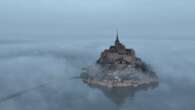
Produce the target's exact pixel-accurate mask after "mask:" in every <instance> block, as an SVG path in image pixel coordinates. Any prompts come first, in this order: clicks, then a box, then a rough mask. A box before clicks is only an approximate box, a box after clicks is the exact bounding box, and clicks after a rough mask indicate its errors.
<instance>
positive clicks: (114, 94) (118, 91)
mask: <svg viewBox="0 0 195 110" xmlns="http://www.w3.org/2000/svg"><path fill="white" fill-rule="evenodd" d="M83 83H85V84H87V85H88V86H89V87H90V88H94V89H98V90H100V91H102V92H103V93H104V95H105V96H106V97H107V98H108V99H110V100H111V101H112V102H113V103H114V104H116V105H117V106H122V105H123V104H125V102H126V101H127V100H128V99H129V98H133V97H134V96H135V94H136V92H138V91H147V90H149V89H154V88H156V87H158V85H159V83H158V82H155V83H151V84H146V85H142V86H138V87H119V88H107V87H103V86H98V85H91V84H89V83H86V82H85V81H83Z"/></svg>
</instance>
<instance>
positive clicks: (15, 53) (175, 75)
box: [0, 37, 195, 110]
mask: <svg viewBox="0 0 195 110" xmlns="http://www.w3.org/2000/svg"><path fill="white" fill-rule="evenodd" d="M113 39H114V37H113ZM21 42H23V41H15V40H13V42H9V43H2V44H1V45H0V49H1V51H0V88H1V91H0V109H1V110H91V109H93V110H100V109H101V110H108V109H110V110H111V109H120V110H129V109H134V110H156V109H158V110H165V109H166V110H183V109H185V110H192V109H193V108H194V107H195V95H194V91H195V87H194V84H195V75H194V65H195V59H194V56H195V52H194V51H193V50H194V49H195V41H194V40H140V39H138V40H135V39H127V38H126V39H122V42H123V43H124V44H126V46H127V47H132V48H134V49H135V50H136V52H137V55H138V56H139V57H141V58H142V59H143V60H144V61H145V62H147V63H149V64H150V65H152V66H153V68H154V70H155V71H156V73H157V75H158V76H159V79H160V83H159V85H158V86H157V87H155V88H153V89H152V88H148V89H147V88H143V89H136V90H135V89H130V90H122V89H121V90H120V89H119V90H115V91H112V90H109V89H100V88H94V87H90V86H88V85H86V84H84V83H83V82H82V81H81V80H80V79H79V78H76V77H77V76H79V75H80V73H81V70H82V68H83V67H86V66H88V65H90V64H93V63H95V61H96V59H97V57H99V54H100V52H101V51H102V50H103V49H104V48H107V47H109V45H110V44H112V42H113V40H112V39H110V40H109V39H99V40H98V39H90V40H87V39H86V40H85V39H78V40H77V41H74V42H72V43H68V42H71V40H67V39H63V40H38V41H36V40H32V41H30V40H29V41H28V42H26V41H24V42H23V43H21ZM86 42H87V43H86ZM182 44H185V45H182Z"/></svg>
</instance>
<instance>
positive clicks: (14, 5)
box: [0, 0, 195, 39]
mask: <svg viewBox="0 0 195 110" xmlns="http://www.w3.org/2000/svg"><path fill="white" fill-rule="evenodd" d="M194 4H195V1H194V0H0V24H1V25H0V37H10V38H17V37H21V36H23V37H35V38H36V37H43V36H45V37H51V38H54V37H55V38H56V36H58V37H59V36H64V37H80V38H85V37H88V38H90V37H92V38H93V37H100V36H102V37H106V36H112V35H113V34H114V32H115V30H116V29H118V30H119V33H120V35H122V36H130V37H132V38H144V39H150V38H152V39H167V38H169V39H193V38H194V36H195V31H194V29H195V14H194V13H195V7H194Z"/></svg>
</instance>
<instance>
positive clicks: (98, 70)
mask: <svg viewBox="0 0 195 110" xmlns="http://www.w3.org/2000/svg"><path fill="white" fill-rule="evenodd" d="M81 77H82V78H83V81H85V82H87V83H89V84H94V85H95V84H96V85H100V86H106V87H110V88H112V87H137V86H139V85H143V84H150V83H154V82H158V77H157V76H156V74H155V73H154V72H153V71H152V69H151V67H150V66H148V65H147V64H145V63H144V62H143V61H142V60H141V59H140V58H138V57H137V56H136V53H135V51H134V49H127V48H126V47H125V46H124V45H123V44H122V43H121V42H120V41H119V38H118V34H117V38H116V41H115V45H113V46H110V48H109V49H105V50H104V51H103V52H102V53H101V55H100V58H99V59H98V60H97V63H96V64H95V65H93V66H89V67H88V68H85V69H84V71H83V73H82V74H81Z"/></svg>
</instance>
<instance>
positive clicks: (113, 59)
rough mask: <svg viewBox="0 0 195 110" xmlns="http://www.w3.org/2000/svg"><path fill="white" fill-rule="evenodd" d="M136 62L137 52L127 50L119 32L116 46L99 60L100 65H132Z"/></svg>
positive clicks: (102, 54)
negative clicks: (120, 39)
mask: <svg viewBox="0 0 195 110" xmlns="http://www.w3.org/2000/svg"><path fill="white" fill-rule="evenodd" d="M135 60H136V56H135V51H134V50H133V49H127V48H126V47H125V46H124V45H123V44H122V43H121V42H120V41H119V35H118V32H117V35H116V40H115V44H114V45H113V46H110V48H109V49H105V50H104V51H103V52H102V53H101V56H100V58H99V59H98V60H97V63H98V64H132V63H133V62H134V61H135Z"/></svg>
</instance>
